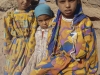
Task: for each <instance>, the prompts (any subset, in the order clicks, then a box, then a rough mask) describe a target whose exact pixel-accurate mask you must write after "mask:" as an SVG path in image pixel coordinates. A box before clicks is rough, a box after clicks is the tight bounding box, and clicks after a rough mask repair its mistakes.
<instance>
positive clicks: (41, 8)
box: [34, 4, 53, 17]
mask: <svg viewBox="0 0 100 75" xmlns="http://www.w3.org/2000/svg"><path fill="white" fill-rule="evenodd" d="M34 14H35V16H36V17H39V16H40V15H43V14H45V15H49V16H51V17H53V11H52V10H51V8H50V7H49V6H48V5H46V4H39V5H38V6H37V7H36V8H35V10H34Z"/></svg>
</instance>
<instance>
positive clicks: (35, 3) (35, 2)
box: [31, 0, 40, 9]
mask: <svg viewBox="0 0 100 75" xmlns="http://www.w3.org/2000/svg"><path fill="white" fill-rule="evenodd" d="M39 1H40V0H37V1H34V0H31V8H33V9H35V7H36V6H37V5H38V4H39Z"/></svg>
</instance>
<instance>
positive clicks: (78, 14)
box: [48, 4, 87, 55]
mask: <svg viewBox="0 0 100 75" xmlns="http://www.w3.org/2000/svg"><path fill="white" fill-rule="evenodd" d="M60 15H61V11H60V10H58V12H57V17H56V18H55V20H54V22H56V25H55V27H54V28H53V30H52V37H51V40H50V43H49V45H48V51H49V55H50V54H52V52H53V49H54V47H55V46H56V45H57V37H58V34H59V31H58V30H57V29H58V28H59V26H58V21H59V18H60ZM86 17H87V16H86V15H84V14H83V13H82V6H81V4H78V5H77V9H76V11H75V13H74V20H73V25H76V24H77V23H79V22H81V21H82V20H83V19H84V18H86Z"/></svg>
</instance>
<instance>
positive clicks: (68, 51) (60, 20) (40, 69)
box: [31, 0, 98, 75]
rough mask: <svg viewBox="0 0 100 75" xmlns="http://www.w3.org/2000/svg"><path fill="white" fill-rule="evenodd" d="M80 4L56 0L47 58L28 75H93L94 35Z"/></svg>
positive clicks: (95, 59)
mask: <svg viewBox="0 0 100 75" xmlns="http://www.w3.org/2000/svg"><path fill="white" fill-rule="evenodd" d="M80 1H81V0H56V4H57V6H58V7H59V10H58V12H57V16H56V17H55V20H54V22H53V23H55V27H54V28H53V30H52V36H51V40H50V42H49V44H48V58H47V59H46V60H43V61H41V62H40V63H39V64H38V65H37V66H36V68H35V69H34V70H33V71H32V72H31V75H97V71H98V53H97V45H96V34H95V30H94V28H93V24H92V22H91V20H90V19H89V18H88V17H87V16H86V15H85V14H84V13H83V12H82V6H81V3H80Z"/></svg>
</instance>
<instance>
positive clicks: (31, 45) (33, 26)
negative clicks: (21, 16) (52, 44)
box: [27, 18, 37, 58]
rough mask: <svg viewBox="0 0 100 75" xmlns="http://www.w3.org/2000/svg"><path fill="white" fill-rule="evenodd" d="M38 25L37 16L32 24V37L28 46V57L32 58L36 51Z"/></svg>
mask: <svg viewBox="0 0 100 75" xmlns="http://www.w3.org/2000/svg"><path fill="white" fill-rule="evenodd" d="M36 26H37V22H36V18H35V19H34V20H33V23H32V26H31V33H30V39H29V43H28V47H29V50H28V55H27V57H28V58H30V57H31V56H32V54H33V52H34V48H35V31H36Z"/></svg>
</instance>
